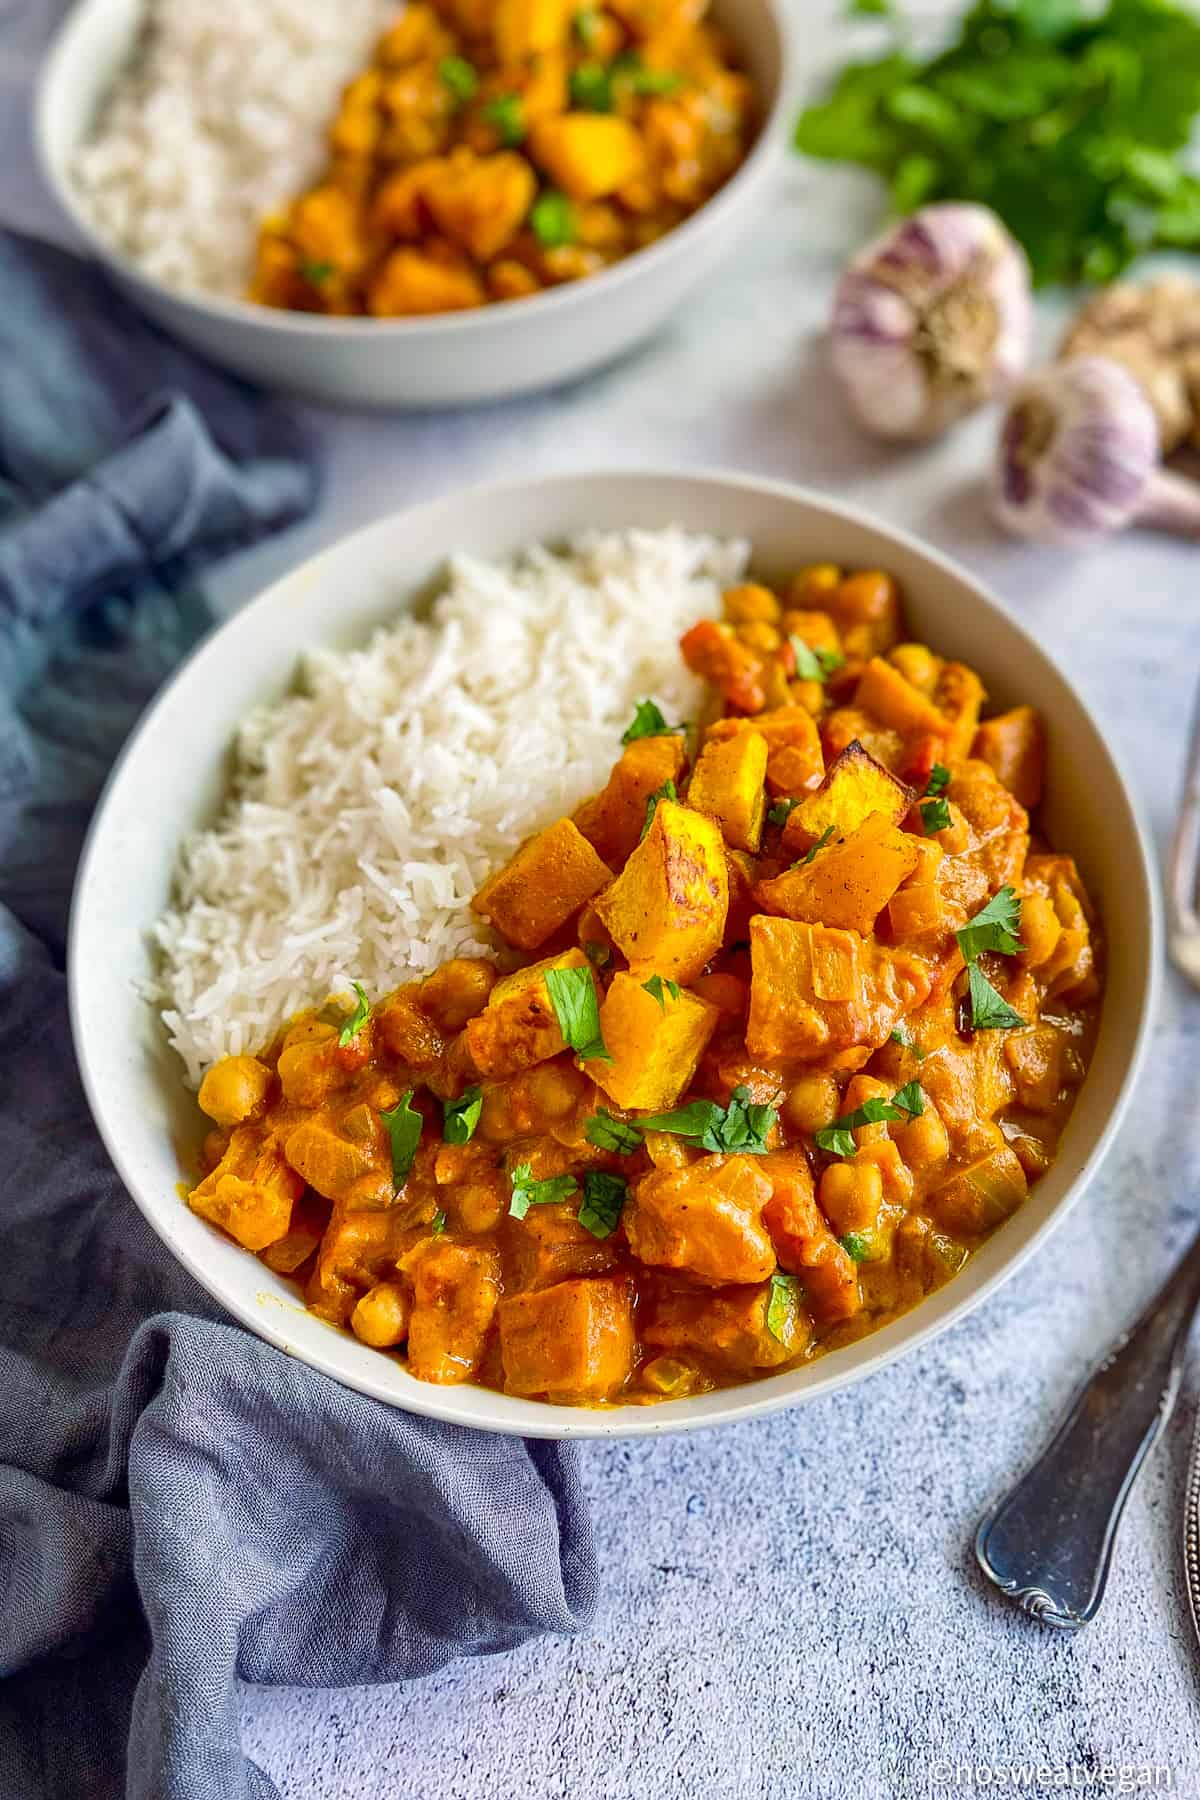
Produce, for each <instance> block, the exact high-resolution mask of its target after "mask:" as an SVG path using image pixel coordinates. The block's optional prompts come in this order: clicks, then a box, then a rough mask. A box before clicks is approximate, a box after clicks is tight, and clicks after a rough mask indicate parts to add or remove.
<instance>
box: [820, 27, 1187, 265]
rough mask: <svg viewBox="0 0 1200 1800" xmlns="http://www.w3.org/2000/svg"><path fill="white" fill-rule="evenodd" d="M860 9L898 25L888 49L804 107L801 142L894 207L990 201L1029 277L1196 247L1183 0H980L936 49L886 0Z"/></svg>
mask: <svg viewBox="0 0 1200 1800" xmlns="http://www.w3.org/2000/svg"><path fill="white" fill-rule="evenodd" d="M853 10H856V11H863V10H867V9H866V8H864V7H863V6H862V5H861V3H860V4H859V5H857V6H856V7H854V8H853ZM869 10H872V11H878V12H885V11H887V12H888V13H889V16H891V17H892V18H893V20H894V21H895V24H894V42H893V45H892V47H891V48H890V50H889V51H888V52H887V54H886V55H884V56H881V57H878V58H876V59H875V60H874V61H872V62H861V63H852V64H851V65H850V66H849V67H847V68H846V69H844V70H843V71H842V73H841V75H840V76H839V77H838V79H837V80H836V82H835V83H834V86H833V88H832V91H831V92H830V93H829V95H828V97H827V98H826V99H824V100H823V101H820V102H819V103H818V104H816V105H814V106H810V107H808V108H807V109H806V111H805V112H804V113H803V114H802V115H801V117H800V120H799V123H798V125H797V127H796V140H795V141H796V148H797V149H798V150H801V151H803V152H804V153H805V154H806V155H808V156H816V157H822V158H825V159H828V160H831V161H835V162H853V163H860V164H862V165H864V166H865V167H866V168H869V169H874V170H875V171H876V172H877V173H878V174H880V175H882V176H883V178H884V180H885V181H887V183H888V184H889V187H890V190H891V198H892V204H893V207H894V208H895V210H896V211H897V212H898V213H906V212H910V211H912V210H913V208H915V207H917V206H921V205H923V204H924V203H925V202H926V201H930V200H974V201H978V202H981V203H982V204H983V205H985V206H990V207H991V208H992V209H993V210H994V211H995V212H997V213H998V214H999V215H1000V217H1001V218H1002V219H1003V220H1004V222H1005V224H1006V225H1007V226H1008V228H1009V230H1010V231H1011V232H1012V233H1013V235H1014V236H1015V237H1016V238H1018V239H1019V240H1020V242H1021V243H1022V244H1023V245H1024V247H1025V250H1026V252H1027V253H1028V256H1029V260H1030V263H1031V265H1032V268H1033V276H1034V280H1035V281H1036V282H1037V283H1039V284H1041V283H1046V282H1055V281H1061V282H1070V281H1077V280H1081V279H1082V280H1084V281H1095V282H1106V281H1111V280H1112V279H1113V277H1114V276H1116V275H1117V274H1119V273H1120V271H1121V270H1122V269H1123V268H1124V267H1125V266H1126V264H1127V263H1128V262H1129V261H1130V260H1131V259H1132V258H1133V257H1135V256H1137V255H1138V254H1139V253H1140V252H1141V251H1143V250H1147V249H1149V248H1151V247H1152V246H1154V245H1174V246H1184V247H1192V246H1195V245H1200V179H1198V178H1197V177H1196V176H1195V175H1193V174H1191V173H1190V172H1189V170H1188V169H1187V168H1186V167H1185V166H1184V164H1183V161H1182V159H1181V156H1180V152H1181V151H1183V150H1184V149H1185V147H1186V146H1187V144H1188V141H1189V139H1190V137H1191V134H1192V126H1193V121H1194V120H1195V117H1196V114H1197V113H1198V112H1200V17H1198V16H1197V14H1196V13H1195V12H1193V11H1192V10H1190V9H1189V8H1188V7H1186V6H1185V5H1183V4H1181V3H1179V0H1108V4H1107V5H1099V6H1097V5H1096V4H1095V0H1091V3H1089V0H978V4H976V5H975V6H972V7H971V8H970V10H969V11H968V12H967V13H966V14H965V15H964V16H963V18H962V20H961V22H960V24H959V27H958V33H957V36H956V38H955V39H954V41H953V43H951V44H950V46H949V48H948V49H946V50H944V51H943V52H942V53H941V54H940V55H937V56H933V57H922V56H919V55H915V54H913V53H912V52H911V50H910V49H909V47H908V44H907V39H908V28H907V25H906V24H905V23H904V21H903V20H901V19H900V18H899V17H898V15H897V14H896V13H895V12H894V11H893V10H892V9H890V8H887V7H886V6H885V5H884V4H883V3H882V0H880V3H879V4H877V5H872V6H871V7H870V9H869Z"/></svg>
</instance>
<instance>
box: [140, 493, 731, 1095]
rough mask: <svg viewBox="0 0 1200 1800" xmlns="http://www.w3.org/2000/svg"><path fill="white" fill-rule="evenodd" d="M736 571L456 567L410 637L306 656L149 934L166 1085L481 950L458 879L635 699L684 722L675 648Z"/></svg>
mask: <svg viewBox="0 0 1200 1800" xmlns="http://www.w3.org/2000/svg"><path fill="white" fill-rule="evenodd" d="M746 561H747V547H746V545H745V544H743V543H740V542H719V541H717V540H716V539H712V538H707V537H693V536H689V535H687V534H686V533H684V532H682V531H680V530H676V529H670V530H665V531H655V532H645V531H633V532H627V533H611V534H598V533H596V534H589V535H588V536H586V537H583V538H581V539H580V540H579V541H578V542H577V543H575V544H574V545H573V547H572V549H571V551H570V553H569V554H557V555H556V554H552V553H551V552H549V551H547V550H545V549H541V548H535V549H532V550H530V551H528V552H527V553H525V554H524V555H523V556H522V557H520V558H518V559H516V560H515V561H513V562H511V563H508V564H492V563H486V562H481V561H476V560H473V559H471V558H468V557H460V558H457V559H456V560H455V561H454V563H453V564H452V566H451V574H450V580H449V585H448V588H447V591H446V593H445V594H444V595H443V596H442V597H441V598H440V599H439V600H438V601H437V603H436V604H435V606H434V608H433V612H432V615H431V618H430V620H429V622H421V621H418V620H415V619H413V618H411V617H402V618H400V619H399V620H398V621H397V623H396V624H395V625H394V626H392V627H390V628H388V629H386V630H383V631H380V632H379V633H377V635H376V636H375V638H374V639H373V641H372V642H371V643H370V645H369V646H368V647H367V648H366V649H364V650H356V651H351V652H349V653H348V654H334V653H332V652H328V651H321V652H317V653H314V654H313V655H311V656H310V657H309V658H308V659H307V662H306V665H305V671H304V676H303V685H302V691H301V692H299V693H297V694H295V695H293V696H290V697H289V698H287V699H285V700H284V701H282V702H281V703H280V704H279V705H277V706H273V707H268V708H264V709H262V710H260V711H259V712H257V713H255V714H254V715H253V716H252V717H250V718H249V719H247V721H246V723H245V725H244V726H243V728H242V730H241V732H240V734H239V737H238V742H237V746H236V770H235V776H234V784H233V793H232V796H231V798H230V800H229V802H228V803H227V805H226V808H225V811H224V812H223V814H222V816H221V818H220V819H219V821H218V823H217V825H216V826H215V828H214V829H212V830H209V831H204V832H200V833H199V834H197V835H196V836H194V837H192V838H191V839H189V840H188V841H187V842H186V843H185V844H184V846H183V849H182V851H181V854H180V859H179V869H178V877H177V891H176V897H175V904H174V906H173V907H172V909H171V910H170V911H169V912H168V913H167V914H166V916H165V917H164V918H163V919H162V920H160V922H159V924H158V925H157V927H156V932H155V935H156V938H157V942H158V944H159V946H160V947H161V950H162V965H161V976H160V986H159V988H158V989H157V991H156V993H155V995H154V998H155V999H156V1000H157V1001H158V1003H159V1004H160V1005H162V1007H163V1014H162V1016H163V1019H164V1021H165V1023H166V1027H167V1030H168V1032H169V1034H170V1039H171V1042H172V1044H174V1046H175V1048H176V1049H177V1050H178V1051H179V1054H180V1055H181V1056H182V1058H183V1060H184V1062H185V1063H186V1065H187V1073H188V1078H189V1080H190V1081H192V1082H193V1083H198V1082H199V1080H200V1078H201V1076H202V1074H203V1072H204V1070H205V1069H206V1068H207V1067H208V1065H209V1064H210V1063H212V1062H214V1061H216V1059H217V1058H218V1057H221V1056H225V1055H233V1054H237V1053H239V1052H241V1051H243V1050H254V1049H257V1048H259V1047H261V1046H262V1045H263V1044H264V1043H266V1042H268V1041H269V1040H270V1038H271V1037H272V1036H273V1035H274V1034H275V1032H276V1031H277V1030H278V1029H279V1027H280V1026H281V1025H282V1024H283V1023H284V1022H285V1020H287V1019H288V1018H290V1017H291V1016H292V1015H293V1014H294V1013H296V1012H298V1011H300V1010H301V1009H302V1008H303V1007H305V1006H311V1005H314V1004H319V1003H320V1002H322V1001H323V1000H324V999H325V998H326V997H327V996H329V995H331V994H338V993H347V992H348V991H349V987H350V983H351V981H352V980H357V981H360V982H361V983H362V984H363V986H364V987H365V988H366V990H367V993H368V994H369V995H371V996H372V997H374V996H377V995H380V994H383V993H386V992H388V991H389V990H390V989H391V988H394V987H395V986H397V985H398V983H400V982H402V981H404V980H406V979H410V978H411V977H412V976H413V975H415V974H419V973H421V972H423V971H425V970H427V969H430V968H432V967H434V966H435V965H436V964H437V963H439V962H442V961H443V960H444V959H445V958H446V957H448V956H455V955H460V954H464V953H465V954H471V953H473V952H477V951H479V950H488V949H490V948H491V947H492V946H491V944H490V942H489V940H488V937H487V935H486V933H484V932H483V931H482V930H481V928H480V927H479V924H478V922H477V921H476V920H475V919H474V918H473V916H472V914H471V913H470V911H469V901H470V899H471V896H472V894H473V893H474V892H475V890H476V888H477V887H478V886H479V883H480V882H481V881H482V880H483V879H484V877H485V876H486V875H488V874H489V873H490V872H491V870H493V869H495V868H497V867H498V866H499V865H500V864H501V863H503V862H504V861H505V860H506V859H507V858H508V857H509V856H510V855H511V854H512V852H513V850H514V849H515V848H516V846H517V845H518V844H519V843H520V842H521V840H522V839H523V838H525V837H528V836H529V834H530V833H531V832H534V831H538V830H540V829H541V828H542V827H543V826H545V825H548V824H550V823H551V822H552V821H553V820H554V819H557V818H559V817H560V816H561V815H562V814H563V813H564V812H570V811H572V810H573V809H574V808H575V807H576V806H577V805H578V804H579V803H580V801H581V800H583V799H584V798H586V796H587V795H588V794H590V793H593V792H594V791H595V790H596V789H597V788H599V787H601V786H603V784H604V782H605V780H606V779H607V777H608V773H609V770H610V768H611V767H612V764H613V762H614V761H615V760H616V757H617V755H618V754H619V752H620V742H619V740H620V733H621V731H622V730H623V729H624V727H625V726H626V725H627V724H628V722H629V720H630V718H631V717H632V715H633V708H634V702H635V701H636V700H638V699H641V698H642V697H643V696H652V697H653V698H654V699H656V700H657V702H658V704H659V705H660V707H661V708H662V710H663V712H664V713H665V714H666V716H667V718H668V719H669V720H670V721H671V722H672V723H675V722H676V721H678V720H680V719H688V718H693V719H694V718H695V717H696V709H697V706H698V704H699V701H700V698H701V684H700V683H699V682H698V681H697V680H696V679H695V677H694V676H692V675H691V674H689V672H688V671H687V669H685V667H684V666H683V662H682V660H681V658H680V655H679V649H678V640H679V637H680V634H681V633H682V632H683V631H685V630H686V629H687V627H688V626H689V625H691V624H693V623H694V622H695V620H696V619H698V618H701V617H711V616H712V615H713V614H715V613H716V612H717V611H718V610H719V602H720V592H721V589H722V588H723V587H725V586H727V585H729V584H730V583H731V582H734V581H736V580H737V579H738V578H739V576H740V575H741V573H742V571H743V570H744V568H745V566H746Z"/></svg>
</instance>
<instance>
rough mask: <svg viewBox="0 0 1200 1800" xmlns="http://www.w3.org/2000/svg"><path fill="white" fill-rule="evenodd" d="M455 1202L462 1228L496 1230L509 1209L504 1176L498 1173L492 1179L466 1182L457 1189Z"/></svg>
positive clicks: (473, 1230)
mask: <svg viewBox="0 0 1200 1800" xmlns="http://www.w3.org/2000/svg"><path fill="white" fill-rule="evenodd" d="M453 1204H454V1211H455V1213H456V1214H457V1223H458V1225H459V1228H460V1229H461V1230H463V1231H470V1232H484V1231H495V1229H496V1227H497V1226H498V1225H499V1223H500V1221H501V1219H503V1217H504V1215H505V1213H506V1212H507V1211H508V1194H507V1192H506V1191H505V1182H504V1177H503V1176H502V1175H500V1174H499V1173H497V1174H496V1176H495V1177H494V1179H493V1180H491V1181H470V1182H465V1183H464V1184H463V1186H462V1187H460V1188H457V1189H456V1190H455V1193H454V1196H453Z"/></svg>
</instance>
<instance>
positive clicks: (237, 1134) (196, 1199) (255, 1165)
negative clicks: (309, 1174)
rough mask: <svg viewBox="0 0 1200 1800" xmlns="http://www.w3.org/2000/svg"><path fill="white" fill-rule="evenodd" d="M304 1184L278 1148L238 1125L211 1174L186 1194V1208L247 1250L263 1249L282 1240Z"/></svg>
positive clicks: (252, 1129) (255, 1131)
mask: <svg viewBox="0 0 1200 1800" xmlns="http://www.w3.org/2000/svg"><path fill="white" fill-rule="evenodd" d="M303 1192H304V1182H303V1181H302V1180H301V1178H300V1176H299V1175H297V1174H296V1173H295V1171H294V1170H293V1169H291V1168H290V1167H289V1166H288V1164H287V1162H286V1161H285V1160H284V1157H283V1155H282V1153H281V1152H280V1150H279V1147H278V1145H277V1144H275V1143H273V1142H271V1141H270V1140H264V1138H263V1135H262V1132H261V1131H260V1130H258V1128H257V1127H256V1126H253V1125H239V1126H238V1127H237V1129H236V1130H235V1131H234V1133H233V1136H232V1137H231V1138H230V1140H229V1145H228V1148H227V1149H226V1151H225V1154H224V1156H223V1157H222V1158H221V1160H220V1162H219V1163H218V1164H217V1166H216V1168H215V1169H214V1170H213V1172H212V1174H211V1175H207V1176H205V1178H204V1180H203V1181H202V1182H201V1183H200V1184H199V1186H198V1187H196V1188H193V1190H192V1192H191V1193H190V1194H189V1195H188V1205H189V1206H190V1207H191V1209H192V1211H193V1212H194V1213H199V1214H200V1217H201V1218H202V1219H207V1220H208V1222H209V1224H210V1225H219V1226H220V1227H221V1230H222V1231H227V1232H228V1233H229V1235H230V1237H231V1238H235V1239H236V1240H237V1242H238V1243H239V1244H241V1246H242V1247H243V1249H245V1250H256V1251H257V1250H265V1249H266V1247H267V1245H268V1244H274V1243H275V1242H277V1240H278V1239H279V1238H281V1237H283V1235H284V1233H285V1232H286V1231H287V1229H288V1226H289V1225H290V1224H291V1222H292V1207H293V1206H294V1205H295V1203H296V1201H297V1200H298V1199H299V1198H300V1196H301V1194H302V1193H303Z"/></svg>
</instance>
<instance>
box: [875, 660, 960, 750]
mask: <svg viewBox="0 0 1200 1800" xmlns="http://www.w3.org/2000/svg"><path fill="white" fill-rule="evenodd" d="M854 704H855V706H857V707H861V709H862V711H863V712H865V713H869V714H870V715H871V717H872V718H873V719H878V721H879V723H880V724H881V725H886V726H889V727H890V728H891V729H892V730H893V731H899V732H900V733H902V734H903V735H904V736H908V735H909V734H910V733H912V732H917V731H930V732H934V733H935V734H937V735H938V736H941V737H949V736H950V732H951V729H952V727H951V722H950V720H948V719H947V718H946V717H945V716H944V715H943V714H942V713H941V712H939V710H938V708H937V706H936V705H935V704H934V702H933V701H932V700H930V699H929V698H928V697H927V696H926V695H925V694H923V693H922V692H921V690H920V689H919V688H916V687H914V686H913V684H912V682H911V681H907V680H906V679H905V677H904V676H903V675H902V674H901V673H900V670H899V669H897V668H896V667H895V666H894V665H893V664H892V663H890V662H885V661H884V659H883V657H882V656H873V657H872V658H871V660H870V662H869V663H868V664H867V666H866V668H865V669H864V670H863V672H862V674H861V676H860V677H859V682H858V687H857V688H856V690H855V694H854Z"/></svg>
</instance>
